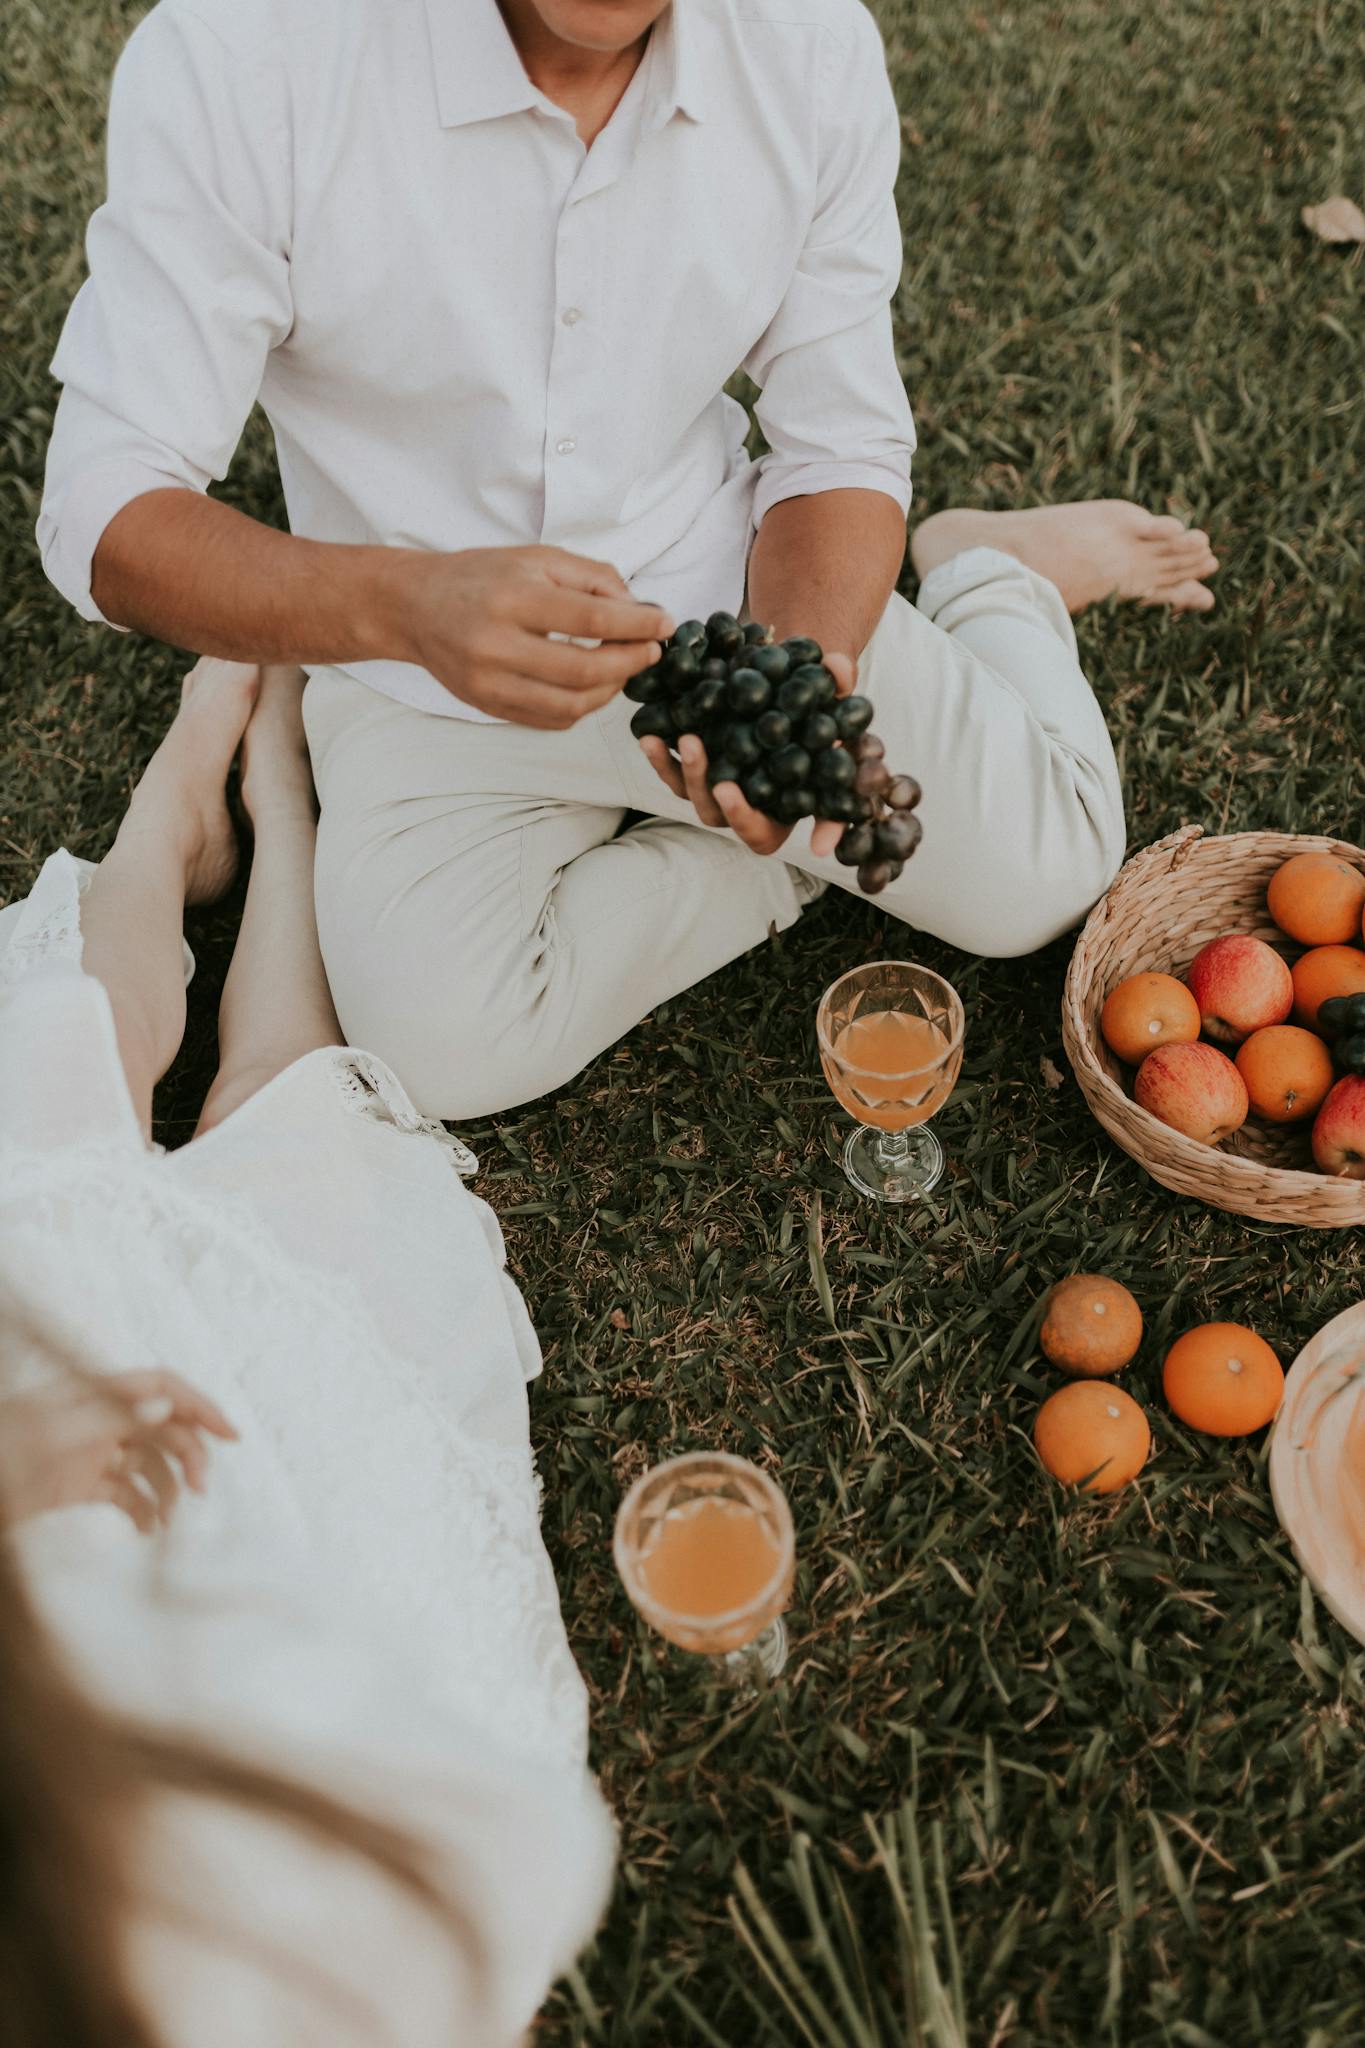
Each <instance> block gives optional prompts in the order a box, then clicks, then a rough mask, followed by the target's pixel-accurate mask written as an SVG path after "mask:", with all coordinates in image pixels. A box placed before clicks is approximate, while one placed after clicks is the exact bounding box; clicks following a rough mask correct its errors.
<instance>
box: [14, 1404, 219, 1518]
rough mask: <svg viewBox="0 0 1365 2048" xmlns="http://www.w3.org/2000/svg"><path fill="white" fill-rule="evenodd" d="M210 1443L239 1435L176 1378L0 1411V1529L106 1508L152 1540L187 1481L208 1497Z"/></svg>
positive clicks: (215, 1408) (18, 1405)
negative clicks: (60, 1512)
mask: <svg viewBox="0 0 1365 2048" xmlns="http://www.w3.org/2000/svg"><path fill="white" fill-rule="evenodd" d="M206 1435H208V1436H216V1437H221V1438H223V1439H224V1440H225V1441H227V1442H232V1441H235V1439H236V1436H237V1432H236V1430H235V1429H234V1428H233V1426H232V1424H231V1423H230V1422H229V1421H228V1419H227V1417H226V1416H225V1415H224V1414H223V1413H222V1411H221V1409H219V1408H217V1407H216V1406H215V1405H214V1403H213V1402H212V1401H210V1400H208V1399H207V1398H206V1397H205V1396H204V1395H203V1394H200V1393H197V1392H196V1391H195V1389H194V1388H193V1387H191V1386H189V1385H187V1383H186V1382H185V1381H184V1380H182V1379H181V1378H180V1376H179V1374H178V1373H173V1372H125V1373H116V1374H112V1375H110V1376H109V1377H107V1378H101V1379H72V1380H71V1381H70V1382H69V1383H67V1384H64V1385H62V1386H60V1387H57V1388H54V1389H49V1390H46V1391H44V1392H43V1393H41V1394H33V1395H17V1396H15V1397H14V1398H13V1399H11V1400H7V1401H0V1522H19V1521H22V1520H24V1519H25V1517H26V1516H29V1515H38V1514H42V1513H44V1512H45V1511H46V1510H48V1509H50V1508H66V1507H75V1506H77V1505H79V1504H82V1503H84V1502H89V1501H109V1502H111V1503H112V1504H113V1505H114V1506H115V1507H118V1508H122V1510H123V1512H124V1513H125V1514H126V1515H127V1516H128V1517H129V1519H130V1520H131V1521H132V1522H133V1523H135V1524H136V1526H137V1527H138V1528H139V1529H141V1530H142V1531H143V1532H144V1534H150V1532H151V1531H152V1530H154V1529H156V1528H158V1527H161V1526H164V1524H165V1523H166V1522H168V1521H169V1520H170V1515H171V1510H172V1508H173V1507H174V1505H175V1501H176V1496H177V1494H178V1493H179V1490H180V1482H181V1480H182V1479H183V1480H184V1483H185V1484H186V1485H187V1486H188V1487H189V1488H190V1489H191V1490H192V1491H193V1492H195V1493H202V1492H203V1491H204V1481H205V1477H206V1475H207V1472H208V1446H207V1444H206V1443H205V1441H204V1438H205V1436H206Z"/></svg>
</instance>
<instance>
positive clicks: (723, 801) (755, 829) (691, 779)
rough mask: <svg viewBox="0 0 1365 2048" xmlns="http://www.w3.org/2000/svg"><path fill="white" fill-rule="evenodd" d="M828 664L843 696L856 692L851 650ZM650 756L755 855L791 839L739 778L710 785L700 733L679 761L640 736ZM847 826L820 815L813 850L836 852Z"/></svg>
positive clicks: (679, 792) (678, 792) (702, 814)
mask: <svg viewBox="0 0 1365 2048" xmlns="http://www.w3.org/2000/svg"><path fill="white" fill-rule="evenodd" d="M823 660H824V664H825V667H826V668H827V669H828V670H829V671H830V674H831V675H832V676H833V677H834V680H835V682H836V683H837V684H838V686H839V695H840V696H841V697H848V696H851V695H852V693H853V690H854V687H855V686H856V684H857V680H858V664H857V663H856V662H855V661H854V660H853V658H852V657H851V656H850V655H847V654H826V655H825V656H824V657H823ZM640 745H641V746H642V747H643V748H644V751H645V757H646V759H647V760H648V762H649V765H650V767H651V768H652V769H653V770H654V773H655V774H656V775H657V776H658V777H659V779H660V781H661V782H666V783H667V784H668V787H669V788H670V789H671V790H672V792H673V794H674V796H680V797H685V798H686V799H687V800H688V801H689V802H690V803H691V805H692V808H693V810H694V811H695V812H696V814H697V816H698V818H699V819H700V820H701V822H702V824H703V825H712V826H726V825H728V826H729V828H730V830H731V831H732V832H733V833H734V835H735V837H736V838H737V839H742V840H743V842H744V844H745V845H746V846H747V847H748V848H749V849H750V851H751V852H753V853H765V854H766V853H777V852H778V851H779V849H780V848H781V847H783V846H785V845H786V843H787V841H788V839H790V837H791V835H792V832H793V830H794V827H792V826H791V825H779V824H778V822H777V820H776V818H770V817H768V816H767V815H766V813H764V812H763V811H756V810H755V809H754V807H753V805H752V804H751V803H749V802H748V801H747V800H746V798H745V795H744V792H743V790H742V789H741V788H740V786H739V784H738V783H737V782H718V783H717V784H716V786H715V788H714V789H708V787H707V783H706V749H705V747H704V746H703V745H702V743H701V741H700V740H699V739H698V737H697V735H696V734H695V733H686V734H684V736H683V738H682V739H680V740H679V742H678V759H677V760H676V761H675V760H674V758H673V756H672V754H671V753H670V752H669V750H668V748H667V747H666V746H665V745H664V743H663V741H662V740H655V739H649V740H641V742H640ZM843 829H844V828H843V826H842V825H841V824H839V823H838V822H837V820H835V819H832V818H821V819H819V820H817V822H816V823H815V824H814V825H813V826H812V828H811V835H810V848H811V852H812V853H813V854H815V855H816V857H817V858H823V856H824V855H825V854H829V853H833V851H834V849H835V847H836V846H837V845H838V843H839V838H840V835H841V833H842V832H843Z"/></svg>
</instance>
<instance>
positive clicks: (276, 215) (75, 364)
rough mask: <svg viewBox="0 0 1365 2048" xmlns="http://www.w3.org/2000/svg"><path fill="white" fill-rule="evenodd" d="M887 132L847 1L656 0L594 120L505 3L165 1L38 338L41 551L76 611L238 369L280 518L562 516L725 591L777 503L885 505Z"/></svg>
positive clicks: (869, 41)
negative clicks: (729, 390) (557, 96)
mask: <svg viewBox="0 0 1365 2048" xmlns="http://www.w3.org/2000/svg"><path fill="white" fill-rule="evenodd" d="M898 156H899V123H898V119H897V114H896V108H895V104H894V101H893V99H892V95H891V90H890V86H889V83H888V80H887V75H886V64H885V58H884V54H883V50H882V45H881V39H880V36H879V34H878V31H877V27H876V24H875V23H874V21H873V19H872V17H871V15H870V14H868V12H867V11H866V9H865V8H864V6H863V5H862V4H861V0H674V4H673V6H672V8H671V9H670V10H669V12H668V13H666V14H665V15H664V16H662V18H661V19H660V21H659V22H658V23H657V24H656V26H655V28H654V29H653V31H652V32H651V35H650V38H649V42H648V44H647V47H646V51H645V55H644V58H643V60H642V62H641V64H640V66H639V69H638V70H637V72H636V73H635V76H634V78H633V79H632V81H631V84H630V86H629V87H628V89H627V91H626V93H625V95H624V97H623V98H622V100H621V102H620V104H619V106H618V107H617V109H616V111H615V113H614V114H613V116H612V118H611V120H610V122H609V123H608V124H607V126H606V127H605V128H604V129H603V131H602V133H601V134H600V135H599V136H598V137H597V139H596V141H595V142H594V143H593V145H592V147H591V149H587V150H585V148H584V146H583V144H582V142H581V141H580V139H579V137H578V134H577V131H576V129H575V125H574V121H573V119H572V117H571V116H570V115H568V114H566V113H565V112H564V111H563V110H562V109H561V108H559V107H557V106H555V105H554V104H553V103H552V102H551V101H550V100H548V99H547V98H546V97H545V95H544V94H543V93H541V92H539V91H538V90H537V89H536V87H535V86H534V85H532V83H531V81H530V79H529V78H528V77H527V74H526V71H525V69H524V67H523V66H522V64H521V61H520V59H519V58H518V56H517V53H516V49H515V46H514V45H513V43H512V41H511V39H510V37H509V35H508V33H507V30H506V27H505V25H504V23H503V20H502V16H501V14H500V13H499V11H498V8H497V5H496V0H161V4H160V5H159V6H157V7H155V8H154V9H153V11H152V12H151V14H150V15H148V16H147V18H146V19H145V21H144V22H143V23H142V24H141V26H140V27H139V28H138V29H137V31H136V32H135V34H134V35H133V37H132V40H131V42H130V43H129V45H128V47H127V49H126V51H125V52H124V54H123V57H122V59H121V61H120V64H119V67H118V71H117V73H116V76H115V81H114V88H113V96H112V101H111V105H110V115H109V196H108V199H107V201H106V203H105V204H104V205H103V206H102V207H101V208H100V209H99V211H98V212H97V213H96V215H95V216H94V219H93V220H92V222H91V225H90V233H89V239H88V256H89V268H90V276H89V280H88V282H87V283H86V284H85V285H84V286H83V287H82V289H81V291H80V293H79V295H78V296H77V299H76V301H75V304H74V306H73V307H72V310H71V314H70V317H69V319H68V321H67V324H66V328H65V331H64V333H63V335H62V338H61V343H60V345H59V347H58V350H57V355H56V359H55V362H54V365H53V367H54V371H55V374H56V375H57V376H58V377H59V378H60V379H61V381H62V383H63V384H64V386H65V390H64V392H63V395H62V400H61V404H60V407H59V409H58V414H57V421H56V426H55V428H54V431H53V437H52V446H51V450H50V454H49V459H48V473H47V488H46V492H45V496H44V500H43V508H42V514H41V518H40V522H39V541H40V544H41V547H42V551H43V559H44V562H45V564H46V567H47V570H48V573H49V575H50V576H51V577H52V580H53V581H54V582H55V583H56V584H57V586H58V587H59V589H61V590H62V591H63V592H65V594H66V595H67V596H68V597H69V598H70V599H71V601H72V603H73V604H75V605H76V606H77V608H78V609H79V610H80V611H81V612H82V613H83V614H84V616H85V617H87V618H90V619H97V618H98V617H99V616H100V614H99V611H98V609H97V607H96V606H95V604H94V601H93V599H92V597H91V594H90V577H91V561H92V557H93V555H94V552H95V548H96V545H97V543H98V541H99V538H100V535H101V534H102V533H103V531H104V529H105V527H106V526H107V525H108V523H109V521H110V520H111V519H112V518H113V517H114V515H115V513H117V512H118V511H119V510H121V508H122V507H123V506H124V505H126V504H128V503H129V502H130V501H131V500H132V499H133V498H135V497H137V496H139V495H140V494H141V493H142V492H144V491H149V490H157V489H164V488H165V487H167V486H168V485H170V486H180V487H183V488H186V489H190V490H197V491H202V490H204V489H206V488H207V486H208V484H209V483H210V481H211V480H213V479H215V478H217V479H221V478H222V477H223V476H224V474H225V473H226V471H227V467H228V464H229V462H230V460H231V458H232V454H233V451H234V449H235V447H236V445H237V441H238V438H239V436H240V434H241V430H242V426H243V423H244V421H245V419H246V416H247V414H248V412H249V411H250V409H251V406H252V403H253V402H254V401H255V400H256V399H257V398H259V400H260V402H261V404H262V406H263V408H264V410H265V412H266V414H267V416H268V417H269V420H270V423H271V426H272V427H273V429H274V434H275V444H276V448H277V450H278V454H279V463H280V472H281V479H282V482H283V485H284V493H285V500H286V503H287V505H288V509H289V519H290V524H291V527H292V529H293V531H294V532H295V533H297V534H302V535H306V536H307V537H309V538H311V539H314V540H325V541H361V542H370V543H375V542H379V543H385V544H388V545H392V546H397V547H415V548H433V549H459V548H475V547H497V546H514V545H522V544H525V543H528V542H535V541H545V542H552V543H555V544H557V545H558V546H561V547H565V548H570V549H573V550H574V551H575V552H578V553H581V554H587V555H593V556H597V557H600V558H602V559H604V560H607V561H610V562H612V563H614V564H615V565H616V567H617V568H618V569H619V571H620V572H621V574H622V575H623V576H624V577H625V578H626V580H627V581H628V582H629V583H630V585H631V586H632V588H633V589H634V590H635V591H636V593H637V594H638V595H640V596H642V597H648V598H650V599H652V600H654V601H656V602H657V603H659V604H661V605H663V606H665V607H667V608H668V609H669V610H670V611H672V612H673V614H674V616H675V617H678V618H683V617H686V616H688V615H689V614H701V615H703V616H704V615H705V614H706V613H707V612H710V611H713V610H716V609H717V608H719V607H724V608H726V609H730V610H734V609H736V608H737V607H738V605H739V603H740V600H741V597H742V593H743V586H744V573H745V562H746V557H747V551H748V546H749V543H750V541H751V539H752V536H753V533H754V531H755V530H756V528H757V525H758V523H759V521H761V519H762V518H763V516H764V514H765V513H766V512H767V511H768V510H769V508H770V507H771V506H773V505H774V504H776V503H777V502H778V500H779V499H782V498H787V497H792V496H795V495H800V494H805V493H810V492H817V491H829V490H837V489H841V488H849V487H856V488H860V489H871V490H877V491H883V492H886V493H887V494H888V495H889V496H891V497H892V498H894V499H895V500H896V501H897V503H898V504H899V505H900V506H901V507H902V510H904V509H905V508H906V507H907V506H908V504H909V499H910V480H909V473H910V454H911V449H912V447H913V445H914V431H913V427H912V424H911V418H910V408H909V405H908V403H907V401H906V396H905V390H904V386H903V384H902V382H901V378H900V375H899V373H898V371H897V368H896V361H895V355H894V351H893V346H892V338H891V318H890V304H889V302H890V299H891V296H892V294H893V292H894V291H895V288H896V284H897V281H898V278H899V274H900V265H901V243H900V230H899V225H898V222H897V218H896V210H895V200H894V191H893V187H894V182H895V176H896V167H897V161H898ZM741 365H742V366H743V368H744V369H745V370H747V371H748V373H749V375H750V376H751V377H752V378H753V380H754V382H755V383H756V384H757V385H759V386H760V387H761V391H762V396H761V398H760V400H759V403H758V417H759V421H760V424H761V426H762V429H763V432H764V436H765V438H766V440H767V441H768V444H769V446H770V449H771V453H770V454H768V455H766V456H765V457H764V458H763V459H762V460H761V461H759V462H757V463H754V462H751V461H750V460H749V458H748V456H747V455H746V452H745V446H744V443H745V432H746V421H745V416H744V413H743V410H742V408H741V407H740V406H739V405H738V404H736V403H735V402H734V400H732V399H730V398H728V397H726V396H725V395H724V392H723V386H724V384H725V382H726V380H727V379H728V378H729V377H730V376H731V375H732V374H733V372H734V371H735V370H736V369H737V368H738V367H740V366H741ZM352 673H354V674H355V675H356V676H358V677H359V678H360V679H361V680H362V681H365V682H367V683H370V684H372V685H373V686H374V687H376V688H377V689H380V690H382V691H384V692H386V693H387V694H389V695H391V696H395V697H398V698H400V699H402V700H403V701H405V702H407V703H411V704H414V705H417V706H420V707H421V708H424V709H428V710H432V711H441V712H448V713H455V714H466V715H470V716H478V715H479V714H478V713H476V712H473V711H471V709H470V707H469V706H468V705H465V704H463V703H462V702H461V701H460V700H459V699H458V698H455V697H452V696H451V695H450V694H449V692H448V691H446V690H444V689H443V688H442V687H441V686H440V685H439V684H438V683H437V682H436V681H435V679H434V678H433V677H432V676H430V675H429V674H427V672H426V671H425V670H423V669H420V668H416V667H413V666H410V665H408V664H405V663H402V662H395V661H377V662H357V663H356V664H354V667H353V670H352Z"/></svg>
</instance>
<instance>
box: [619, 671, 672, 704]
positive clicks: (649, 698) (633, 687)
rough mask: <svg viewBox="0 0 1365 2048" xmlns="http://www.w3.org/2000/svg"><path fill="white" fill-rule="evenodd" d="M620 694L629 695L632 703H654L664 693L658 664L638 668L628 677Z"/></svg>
mask: <svg viewBox="0 0 1365 2048" xmlns="http://www.w3.org/2000/svg"><path fill="white" fill-rule="evenodd" d="M622 694H623V695H624V696H627V697H629V699H630V701H631V703H632V704H656V703H657V702H658V700H659V699H660V697H662V696H663V694H664V679H663V677H662V676H661V675H660V673H659V669H658V664H657V663H656V664H655V665H654V666H653V667H652V668H642V669H640V670H639V671H638V672H637V673H636V674H635V675H633V676H632V677H631V678H630V680H629V682H628V683H627V684H626V687H625V690H624V692H623V693H622Z"/></svg>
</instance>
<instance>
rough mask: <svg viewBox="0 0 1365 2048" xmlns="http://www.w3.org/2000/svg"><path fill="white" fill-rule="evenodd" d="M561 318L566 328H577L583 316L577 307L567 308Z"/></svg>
mask: <svg viewBox="0 0 1365 2048" xmlns="http://www.w3.org/2000/svg"><path fill="white" fill-rule="evenodd" d="M559 317H560V319H561V320H562V321H563V322H564V325H565V326H566V327H576V326H577V325H578V323H579V321H580V320H581V319H582V318H583V315H582V313H581V311H580V310H579V308H578V307H577V306H566V307H565V308H564V311H563V312H562V313H561V314H560V316H559Z"/></svg>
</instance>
